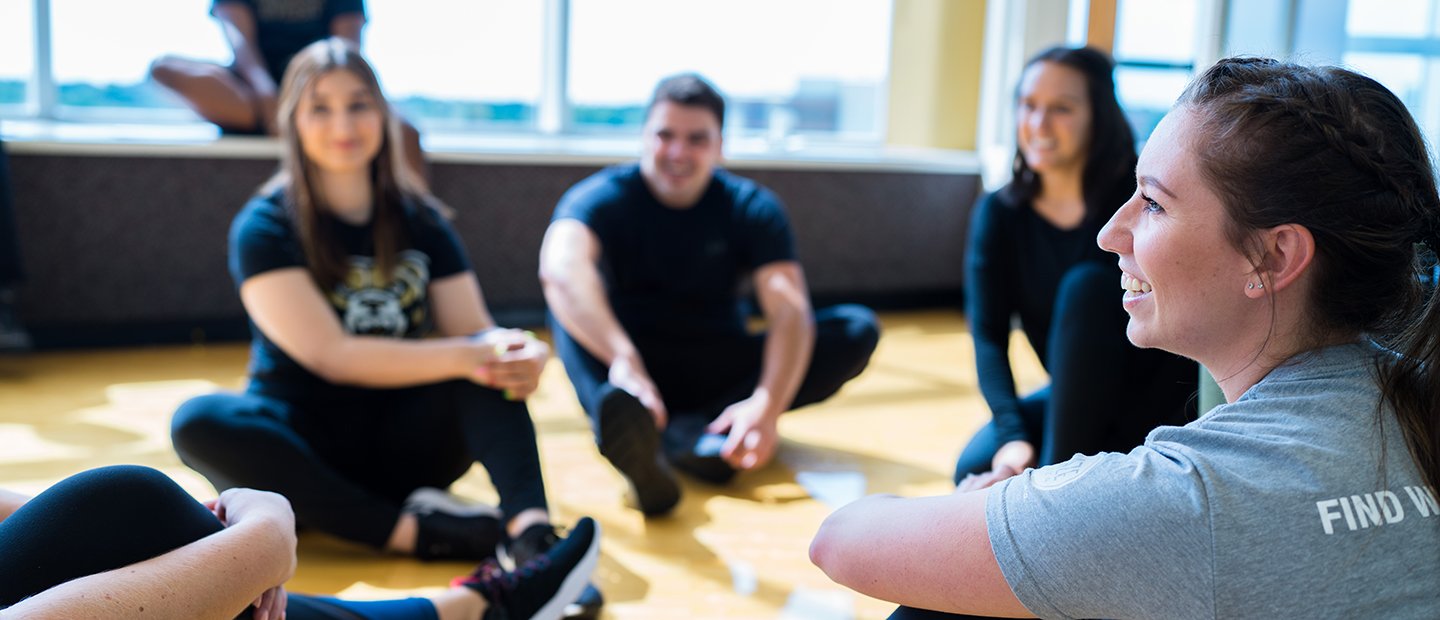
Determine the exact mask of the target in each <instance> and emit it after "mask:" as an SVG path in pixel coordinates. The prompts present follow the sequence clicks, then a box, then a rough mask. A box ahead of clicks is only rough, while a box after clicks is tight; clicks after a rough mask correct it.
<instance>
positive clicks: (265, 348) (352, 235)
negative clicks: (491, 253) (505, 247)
mask: <svg viewBox="0 0 1440 620" xmlns="http://www.w3.org/2000/svg"><path fill="white" fill-rule="evenodd" d="M284 200H285V198H284V195H283V194H282V193H281V192H275V193H273V194H270V195H268V196H257V197H255V198H254V199H252V200H251V201H250V202H249V204H246V205H245V208H244V209H242V210H241V211H240V213H239V215H236V216H235V221H234V222H233V223H232V224H231V226H230V256H229V258H230V276H231V277H232V278H234V279H235V286H236V288H239V286H240V285H241V284H243V283H244V282H245V280H247V279H249V278H251V277H253V276H255V275H258V274H261V273H265V272H267V271H273V270H276V269H284V268H287V267H301V268H303V267H305V265H306V263H305V255H304V250H303V249H302V248H301V245H300V239H299V238H298V237H297V236H296V234H295V228H294V226H293V225H292V222H291V220H290V215H289V213H288V212H287V210H286V208H285V207H284ZM326 225H328V226H329V227H330V230H331V232H332V233H333V234H334V236H335V238H336V239H337V241H338V242H339V243H340V245H341V246H342V247H343V248H345V253H346V254H347V255H348V256H349V257H350V261H349V262H350V271H349V273H348V274H347V275H346V277H345V279H344V280H342V281H341V282H339V283H338V284H336V285H335V286H334V287H332V288H331V290H328V291H322V293H323V294H324V296H325V299H326V300H327V301H329V302H330V305H331V307H332V308H333V309H334V310H335V315H336V316H337V317H338V318H339V320H340V324H341V325H342V327H343V328H344V329H345V331H347V332H349V333H352V334H363V335H370V336H382V337H391V338H407V339H418V338H424V337H425V336H427V335H429V334H430V332H431V331H432V330H433V329H434V320H433V317H432V316H431V314H430V299H429V294H428V293H429V285H430V282H431V281H433V280H437V279H440V278H444V277H446V276H451V275H454V274H457V273H462V272H465V271H469V270H470V262H469V259H467V258H466V257H465V250H464V248H463V246H461V244H460V239H459V238H458V237H457V236H456V235H455V231H454V230H453V229H451V228H450V225H449V224H447V223H446V222H445V220H444V218H442V217H440V215H439V214H438V213H436V212H435V211H434V210H433V209H430V208H427V207H423V206H418V205H414V206H409V207H407V208H406V209H405V226H406V235H407V236H408V237H409V241H410V243H409V247H408V248H406V249H405V250H403V251H401V252H400V255H399V261H398V263H397V264H396V266H395V270H394V273H393V274H392V277H391V278H388V281H387V279H386V278H382V277H380V274H379V272H378V270H377V268H376V265H375V259H374V253H375V252H374V247H373V246H374V241H373V232H372V229H371V226H370V225H369V224H365V225H362V226H353V225H350V224H346V223H344V222H341V221H340V220H337V219H333V218H327V220H326ZM250 330H251V333H252V334H253V335H254V339H253V342H252V345H251V348H250V390H251V391H254V392H260V393H265V394H270V395H272V396H277V397H285V398H289V397H305V398H311V397H325V396H327V395H328V396H335V397H340V396H344V395H345V394H344V393H348V392H353V391H355V390H358V389H359V388H350V387H343V386H337V385H334V384H331V383H328V382H326V381H325V380H324V379H321V378H320V377H318V376H316V375H315V374H313V373H311V372H310V371H309V370H306V369H305V368H304V367H303V366H301V365H300V364H299V363H297V362H296V361H295V360H293V359H291V358H290V356H289V355H286V354H285V352H284V351H282V350H280V348H279V347H278V346H276V345H275V343H273V342H271V341H270V339H269V338H267V337H266V336H265V334H264V333H262V332H261V331H260V329H259V328H258V327H256V326H255V324H254V322H251V325H250Z"/></svg>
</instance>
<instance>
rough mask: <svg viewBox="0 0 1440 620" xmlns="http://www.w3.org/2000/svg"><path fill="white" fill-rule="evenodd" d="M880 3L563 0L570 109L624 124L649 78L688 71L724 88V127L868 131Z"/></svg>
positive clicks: (886, 19)
mask: <svg viewBox="0 0 1440 620" xmlns="http://www.w3.org/2000/svg"><path fill="white" fill-rule="evenodd" d="M890 4H891V3H890V2H889V1H888V0H786V1H785V2H773V1H771V0H728V1H711V0H705V1H701V0H692V1H687V2H675V1H674V0H572V3H571V8H570V75H569V80H570V82H569V93H570V103H571V105H572V110H571V113H572V120H573V122H574V123H575V124H576V126H577V127H579V128H582V129H583V128H590V129H594V128H620V129H625V130H629V131H633V130H634V129H636V128H638V127H639V125H640V123H641V122H642V121H643V118H642V116H643V114H644V110H643V107H644V105H645V102H646V100H647V99H648V98H649V96H650V91H651V90H653V89H654V87H655V82H656V81H658V80H659V79H660V78H662V77H664V76H666V75H670V74H674V73H679V72H682V71H697V72H699V73H701V74H702V75H704V76H705V77H707V78H708V79H710V80H711V81H713V82H714V83H715V85H716V86H717V87H718V88H719V89H720V90H721V91H722V92H723V93H724V94H725V95H726V97H727V100H728V104H729V107H728V112H727V113H728V114H729V117H730V118H728V119H727V120H726V127H727V131H729V132H731V133H736V132H738V133H741V134H749V135H762V136H769V137H771V138H776V137H784V136H786V135H788V134H794V133H800V134H818V135H828V136H839V137H844V138H859V139H867V140H878V139H880V138H881V137H882V136H881V133H882V132H883V129H882V128H883V121H882V119H881V118H880V113H881V110H882V109H883V101H884V97H885V96H886V92H885V88H886V86H885V80H886V77H887V70H888V62H889V57H890V51H889V48H890V18H891V7H890ZM697 16H703V23H699V22H700V21H702V20H700V19H697Z"/></svg>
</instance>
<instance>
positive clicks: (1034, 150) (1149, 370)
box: [955, 47, 1197, 489]
mask: <svg viewBox="0 0 1440 620" xmlns="http://www.w3.org/2000/svg"><path fill="white" fill-rule="evenodd" d="M1016 99H1017V105H1016V125H1017V128H1016V152H1015V163H1014V177H1013V178H1012V179H1011V181H1010V183H1009V184H1007V185H1006V186H1005V187H1003V188H1001V189H1000V190H999V191H998V192H995V193H994V194H990V195H988V196H985V197H984V198H983V199H981V200H980V203H979V206H978V207H977V208H976V211H975V214H974V219H973V221H972V222H971V227H970V231H971V232H970V246H969V249H968V254H967V257H966V265H965V304H966V314H967V316H968V318H969V321H970V330H971V332H972V334H973V335H974V339H975V367H976V370H977V371H978V373H979V382H980V391H981V393H982V394H983V395H984V396H985V401H986V403H987V404H988V405H989V406H990V410H991V414H992V416H993V419H992V421H991V422H990V423H989V424H988V425H986V426H985V427H983V428H981V429H980V431H979V432H977V433H976V434H975V436H974V438H972V439H971V440H970V444H969V445H968V446H966V448H965V451H964V452H963V453H962V454H961V455H960V459H959V462H958V463H956V466H955V481H956V483H957V484H960V485H961V486H962V487H963V488H966V489H975V488H984V487H986V486H989V485H991V484H994V483H995V482H998V481H1000V480H1003V479H1005V478H1008V477H1010V476H1013V475H1016V474H1018V473H1020V472H1021V471H1024V470H1025V468H1027V467H1034V466H1037V465H1048V464H1051V463H1056V462H1059V461H1064V460H1066V459H1069V458H1070V457H1071V455H1073V454H1075V453H1077V452H1078V453H1083V454H1093V453H1095V452H1100V451H1107V450H1108V451H1126V450H1129V449H1130V448H1133V447H1135V446H1136V445H1139V444H1140V442H1141V441H1142V440H1143V439H1144V438H1145V435H1146V434H1147V433H1148V432H1149V431H1150V429H1152V428H1154V427H1156V426H1159V425H1162V424H1183V423H1184V422H1185V421H1186V420H1187V417H1186V416H1187V412H1186V409H1187V404H1188V402H1189V401H1190V400H1191V396H1192V394H1193V393H1194V390H1195V380H1196V377H1197V369H1196V366H1195V364H1194V363H1193V362H1189V361H1187V360H1183V359H1181V358H1179V357H1176V356H1174V355H1171V354H1169V353H1164V352H1160V351H1154V350H1149V351H1142V350H1140V349H1137V348H1135V347H1134V346H1132V345H1131V344H1130V343H1129V342H1128V341H1127V340H1126V339H1125V324H1126V315H1125V312H1124V311H1123V310H1122V309H1121V308H1120V307H1119V306H1118V305H1117V304H1115V303H1114V301H1115V300H1114V295H1113V294H1112V293H1111V291H1112V290H1114V288H1115V283H1116V282H1118V281H1119V280H1120V270H1119V268H1118V267H1117V266H1116V264H1115V258H1114V257H1113V256H1109V255H1108V254H1106V253H1105V252H1104V251H1102V250H1100V249H1099V248H1098V247H1096V245H1095V235H1096V234H1097V233H1098V232H1099V230H1100V227H1101V226H1103V225H1104V224H1105V222H1106V221H1108V220H1109V219H1110V216H1111V215H1113V214H1114V213H1115V211H1116V209H1118V208H1119V207H1120V205H1121V204H1124V203H1125V201H1126V200H1128V199H1129V198H1130V196H1131V194H1133V193H1134V191H1135V159H1136V156H1135V140H1134V135H1133V134H1132V133H1131V130H1130V125H1129V124H1128V122H1127V121H1126V119H1125V116H1124V113H1123V112H1121V110H1120V104H1119V102H1118V101H1117V100H1116V97H1115V81H1114V63H1113V62H1112V61H1111V60H1110V58H1109V57H1108V56H1106V55H1105V54H1104V53H1102V52H1099V51H1096V50H1094V49H1090V48H1062V47H1057V48H1051V49H1048V50H1045V51H1043V52H1041V53H1040V54H1038V55H1036V56H1035V57H1034V58H1032V59H1031V60H1030V61H1029V63H1027V65H1026V67H1025V72H1024V74H1023V75H1022V77H1021V80H1020V86H1019V88H1018V89H1017V93H1016ZM1016 317H1018V318H1019V320H1020V326H1021V328H1022V329H1023V330H1024V332H1025V337H1026V339H1027V340H1029V341H1030V346H1031V347H1033V348H1034V350H1035V353H1036V354H1037V355H1038V356H1039V358H1040V362H1041V364H1043V365H1044V366H1045V370H1046V371H1047V372H1048V373H1049V374H1050V378H1051V382H1050V385H1048V386H1046V387H1044V388H1041V389H1040V390H1039V391H1036V392H1035V393H1033V394H1030V395H1028V396H1024V397H1020V396H1019V395H1018V394H1017V393H1016V390H1015V379H1014V373H1013V371H1012V369H1011V366H1010V357H1009V351H1010V332H1011V328H1012V324H1013V321H1014V319H1015V318H1016Z"/></svg>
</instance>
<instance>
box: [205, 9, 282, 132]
mask: <svg viewBox="0 0 1440 620" xmlns="http://www.w3.org/2000/svg"><path fill="white" fill-rule="evenodd" d="M214 15H215V19H217V20H219V21H220V28H221V30H223V31H224V32H225V40H226V41H227V42H229V44H230V51H231V53H233V54H234V55H235V72H236V73H238V74H239V75H240V79H242V80H245V83H246V84H249V85H250V88H252V89H254V91H255V98H256V101H255V102H254V103H255V111H256V114H257V115H258V118H256V119H255V121H256V124H257V125H258V126H259V127H260V128H262V129H264V130H265V132H266V133H274V129H275V105H276V103H275V98H276V91H278V90H279V89H278V88H277V87H276V85H275V79H274V78H272V77H270V71H269V70H268V69H266V68H265V60H264V57H263V56H261V55H260V46H259V44H258V41H259V38H258V37H259V30H258V28H257V26H256V24H255V12H254V11H252V10H251V9H250V7H249V6H246V5H244V4H240V3H237V2H221V3H217V4H216V5H215V10H214Z"/></svg>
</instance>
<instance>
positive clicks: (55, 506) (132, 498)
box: [0, 465, 437, 620]
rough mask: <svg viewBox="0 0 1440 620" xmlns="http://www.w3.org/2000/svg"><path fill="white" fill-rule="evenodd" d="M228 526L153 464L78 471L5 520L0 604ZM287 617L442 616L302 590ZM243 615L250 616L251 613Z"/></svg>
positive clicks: (409, 603) (413, 606) (427, 608)
mask: <svg viewBox="0 0 1440 620" xmlns="http://www.w3.org/2000/svg"><path fill="white" fill-rule="evenodd" d="M222 529H224V528H222V527H221V526H220V521H219V520H217V519H216V518H215V515H213V514H211V512H210V510H209V509H207V508H205V507H204V506H202V505H201V504H200V503H199V502H197V501H195V500H194V499H192V498H191V497H190V496H189V495H187V494H186V493H185V491H184V490H183V489H181V488H180V487H179V486H178V485H176V484H175V483H174V482H173V481H171V480H170V478H168V477H166V476H165V475H164V474H162V473H160V472H158V471H155V470H153V469H150V468H148V467H139V466H135V465H117V466H112V467H102V468H100V469H93V470H90V471H87V472H83V473H80V474H76V475H74V476H71V477H69V478H66V479H65V480H62V481H60V482H59V483H57V484H56V485H55V486H52V487H50V488H49V489H47V490H46V491H45V492H44V493H41V494H40V495H38V496H36V497H35V498H34V499H32V500H30V501H29V502H26V504H25V505H24V506H22V507H21V508H20V510H18V511H16V512H15V514H13V515H11V516H10V518H8V519H5V520H4V521H3V522H0V609H4V608H7V607H10V606H11V605H14V604H16V603H19V602H20V601H22V600H24V599H25V598H28V597H30V596H34V595H36V594H39V593H41V592H44V591H46V590H49V589H50V588H53V587H55V586H58V585H60V584H63V583H65V582H67V581H72V580H75V579H79V578H81V577H85V576H88V575H94V574H97V573H103V572H106V571H110V570H114V569H117V568H121V567H124V566H129V565H131V564H135V563H138V562H143V561H145V560H148V559H150V558H153V557H156V556H159V555H163V554H165V553H168V552H170V551H172V550H174V549H177V548H179V547H183V546H185V545H188V544H190V543H192V542H195V541H197V540H200V539H201V538H204V537H206V536H209V535H210V534H214V533H216V532H219V531H220V530H222ZM257 594H258V593H257ZM286 615H287V616H288V617H289V618H292V619H293V620H325V619H329V620H352V619H353V620H412V619H413V620H434V619H435V618H436V617H437V616H436V613H435V607H434V605H433V604H431V603H430V601H427V600H425V599H419V598H411V599H400V600H394V601H371V602H355V601H342V600H339V599H334V598H328V597H325V598H322V597H308V596H304V595H299V594H291V595H290V596H289V604H288V606H287V607H286ZM241 617H245V618H248V617H250V612H249V610H246V612H244V613H242V614H241Z"/></svg>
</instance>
